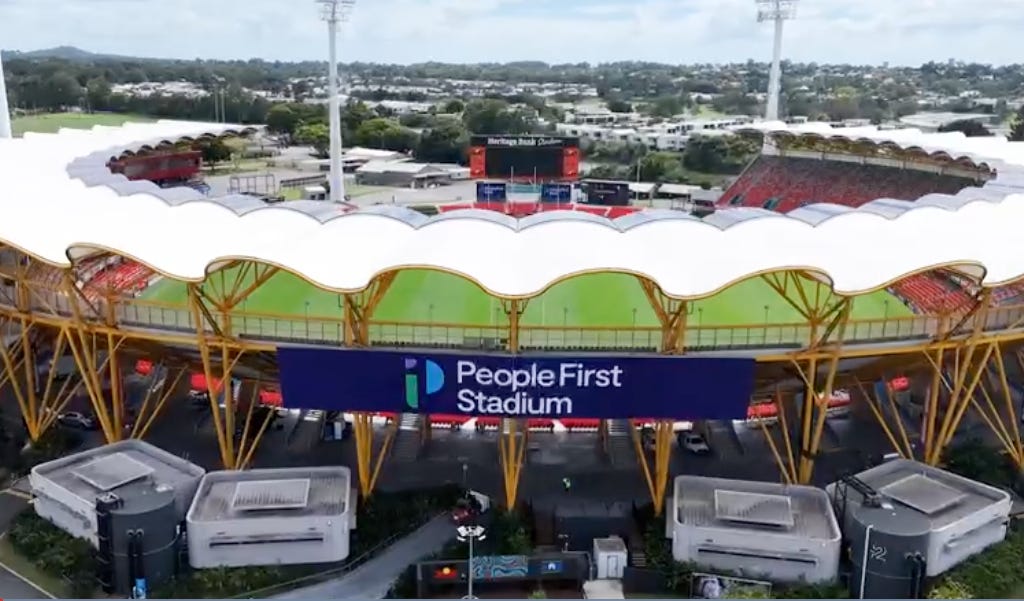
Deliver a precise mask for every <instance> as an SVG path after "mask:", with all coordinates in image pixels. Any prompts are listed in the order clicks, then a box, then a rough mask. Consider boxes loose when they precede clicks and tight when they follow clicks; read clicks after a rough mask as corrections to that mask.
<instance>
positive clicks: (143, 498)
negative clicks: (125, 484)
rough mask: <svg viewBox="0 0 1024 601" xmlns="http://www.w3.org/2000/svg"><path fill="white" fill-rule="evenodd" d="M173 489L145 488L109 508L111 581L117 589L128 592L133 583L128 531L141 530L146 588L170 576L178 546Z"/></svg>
mask: <svg viewBox="0 0 1024 601" xmlns="http://www.w3.org/2000/svg"><path fill="white" fill-rule="evenodd" d="M176 516H177V512H176V510H175V506H174V492H173V491H171V490H166V491H148V492H146V493H144V494H140V495H135V496H132V498H131V500H130V502H127V503H125V506H124V507H122V508H120V509H117V510H115V511H113V512H111V520H112V523H111V530H112V539H113V540H112V542H113V545H112V547H113V554H114V582H115V587H116V589H117V591H118V592H120V593H122V594H129V593H130V592H131V589H132V585H133V584H134V583H133V582H132V580H131V577H130V576H131V567H130V564H129V557H128V549H129V540H130V537H129V533H130V532H133V531H134V532H139V531H141V533H142V535H141V541H142V570H143V572H144V573H143V574H142V575H141V576H143V577H144V578H145V582H146V588H147V589H148V590H149V591H152V590H153V589H154V588H157V587H158V586H160V585H161V584H163V583H165V582H167V581H168V580H169V579H170V578H171V577H172V576H174V570H175V567H176V564H177V550H178V519H177V517H176Z"/></svg>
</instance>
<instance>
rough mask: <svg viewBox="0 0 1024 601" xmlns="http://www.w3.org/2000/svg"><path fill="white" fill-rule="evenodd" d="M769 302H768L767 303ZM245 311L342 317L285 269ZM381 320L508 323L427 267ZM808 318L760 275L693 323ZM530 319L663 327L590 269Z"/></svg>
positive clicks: (175, 295) (458, 282) (156, 294)
mask: <svg viewBox="0 0 1024 601" xmlns="http://www.w3.org/2000/svg"><path fill="white" fill-rule="evenodd" d="M143 298H144V299H147V300H153V301H160V302H165V303H172V304H180V305H184V304H185V303H186V289H185V285H184V284H181V283H179V282H175V281H172V280H166V279H165V280H161V281H159V282H157V283H156V284H154V285H153V286H150V287H149V289H148V290H146V292H145V293H144V295H143ZM766 307H767V309H766ZM242 310H243V311H250V312H254V313H274V314H281V315H288V316H292V317H297V318H302V317H304V316H307V315H308V316H309V317H338V316H340V314H341V311H340V308H339V298H338V295H337V294H334V293H330V292H324V291H322V290H319V289H317V288H315V287H314V286H312V285H310V284H308V283H306V282H304V281H303V280H301V279H300V278H298V277H297V276H294V275H291V274H288V273H279V274H277V275H276V276H274V277H273V278H271V279H270V280H269V281H268V282H267V283H266V284H264V285H263V286H261V287H260V288H259V289H258V290H256V291H255V292H254V293H253V294H252V295H251V296H250V297H249V298H248V299H247V300H246V302H245V303H244V305H243V307H242ZM904 315H912V313H911V312H910V310H909V309H908V308H907V307H906V306H905V305H904V304H903V303H901V302H900V301H899V300H898V299H897V298H895V297H894V296H892V295H891V294H889V293H887V292H876V293H873V294H869V295H865V296H862V297H859V298H857V299H856V300H855V301H854V304H853V314H852V317H853V318H855V319H877V318H882V317H884V316H888V317H898V316H904ZM374 319H375V320H377V321H403V322H423V323H429V322H433V323H458V324H465V325H490V324H500V323H503V322H504V315H503V314H502V313H501V304H500V303H499V302H498V301H497V300H496V299H493V298H491V297H490V296H488V295H487V294H486V293H485V292H484V291H483V290H481V289H480V288H478V287H477V286H476V285H475V284H473V283H472V282H469V281H466V280H464V279H462V278H460V277H458V276H454V275H450V274H446V273H441V272H437V271H428V270H410V271H403V272H401V273H399V274H398V276H397V277H396V278H395V281H394V283H393V284H392V286H391V288H390V289H389V290H388V291H387V293H386V294H385V295H384V299H383V300H382V301H381V304H380V306H379V307H378V308H377V312H376V313H375V314H374ZM802 321H805V320H804V319H803V317H802V316H800V314H799V313H797V312H796V310H795V309H793V307H791V306H790V305H789V304H788V303H786V301H784V300H782V299H781V298H779V296H778V295H777V294H776V293H775V291H774V290H772V289H771V287H769V286H768V285H767V284H766V283H764V282H763V281H761V280H756V279H755V280H748V281H745V282H741V283H739V284H736V285H734V286H732V287H730V288H728V289H726V290H725V291H723V292H721V293H719V294H717V295H715V296H713V297H711V298H708V299H704V300H700V301H696V302H695V303H694V308H693V311H692V313H691V314H690V317H689V324H690V325H691V326H699V325H705V326H725V325H741V324H756V325H761V324H765V323H768V324H779V323H797V322H802ZM521 323H522V324H523V325H531V326H540V325H547V326H574V327H580V326H583V327H587V326H591V327H593V326H605V327H623V328H624V327H630V326H633V325H637V326H657V325H658V321H657V317H656V316H655V315H654V312H653V311H652V310H651V308H650V305H649V304H648V302H647V298H646V296H644V292H643V289H642V288H641V287H640V284H639V283H638V282H637V280H636V278H634V277H633V276H630V275H624V274H592V275H584V276H580V277H578V278H574V279H572V280H569V281H566V282H562V283H560V284H557V285H555V286H553V287H551V288H549V289H548V290H547V291H546V292H545V293H544V294H542V295H541V296H540V297H538V298H536V299H533V300H531V301H530V302H529V304H528V305H527V309H526V313H525V314H524V315H523V318H522V322H521Z"/></svg>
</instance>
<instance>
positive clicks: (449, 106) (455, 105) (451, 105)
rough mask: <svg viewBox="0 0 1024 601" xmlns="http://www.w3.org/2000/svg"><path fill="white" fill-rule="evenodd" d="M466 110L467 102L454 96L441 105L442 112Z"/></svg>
mask: <svg viewBox="0 0 1024 601" xmlns="http://www.w3.org/2000/svg"><path fill="white" fill-rule="evenodd" d="M464 110H466V104H465V103H464V102H462V101H461V100H459V99H458V98H452V99H451V100H449V101H448V102H446V103H444V106H443V107H441V112H442V113H448V114H450V115H455V114H458V113H461V112H462V111H464Z"/></svg>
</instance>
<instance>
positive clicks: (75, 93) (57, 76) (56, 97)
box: [44, 71, 83, 109]
mask: <svg viewBox="0 0 1024 601" xmlns="http://www.w3.org/2000/svg"><path fill="white" fill-rule="evenodd" d="M44 90H45V93H46V96H47V101H48V102H47V106H48V107H49V108H52V109H60V108H65V107H70V106H77V105H78V103H79V102H81V101H82V95H83V94H82V92H83V90H82V86H81V85H79V83H78V80H77V79H75V76H74V75H72V74H71V73H69V72H67V71H58V72H56V73H54V74H53V75H52V76H51V77H50V78H49V79H47V80H46V85H45V86H44Z"/></svg>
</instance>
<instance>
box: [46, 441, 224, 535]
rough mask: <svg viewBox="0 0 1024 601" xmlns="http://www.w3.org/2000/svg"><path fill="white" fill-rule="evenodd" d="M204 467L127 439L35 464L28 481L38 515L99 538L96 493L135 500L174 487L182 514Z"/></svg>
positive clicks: (126, 501) (181, 515)
mask: <svg viewBox="0 0 1024 601" xmlns="http://www.w3.org/2000/svg"><path fill="white" fill-rule="evenodd" d="M204 473H205V470H204V469H203V468H201V467H199V466H198V465H195V464H194V463H190V462H188V461H185V460H184V459H182V458H180V457H177V456H175V455H172V454H171V453H168V452H167V451H164V450H163V449H160V448H158V447H155V446H153V445H151V444H149V443H147V442H143V441H141V440H124V441H120V442H116V443H113V444H109V445H106V446H102V447H97V448H95V449H89V450H88V451H83V452H81V453H76V454H74V455H70V456H68V457H61V458H60V459H55V460H53V461H48V462H46V463H41V464H39V465H37V466H35V467H34V468H32V473H31V475H30V476H29V484H30V485H31V487H32V494H33V495H34V496H35V502H34V503H33V506H34V507H35V511H36V513H37V514H38V515H39V516H40V517H42V518H45V519H46V520H49V521H50V522H52V523H53V524H55V525H56V526H58V527H59V528H61V529H62V530H64V531H65V532H68V533H69V534H71V535H73V536H77V537H79V538H84V539H87V540H89V541H90V542H92V544H93V545H96V544H97V541H96V497H98V496H100V495H102V494H104V493H108V492H113V493H116V494H117V496H118V497H120V498H121V499H122V500H123V501H124V502H125V504H130V503H131V502H132V499H133V498H138V497H140V496H142V495H147V494H151V493H153V492H157V491H160V492H162V491H165V490H167V489H170V490H173V491H174V497H175V501H174V503H175V508H176V510H177V513H178V517H179V519H180V518H183V517H184V516H185V512H186V510H187V509H188V506H189V503H191V502H192V495H193V494H195V491H196V487H197V486H198V485H199V479H200V478H202V476H203V474H204Z"/></svg>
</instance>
